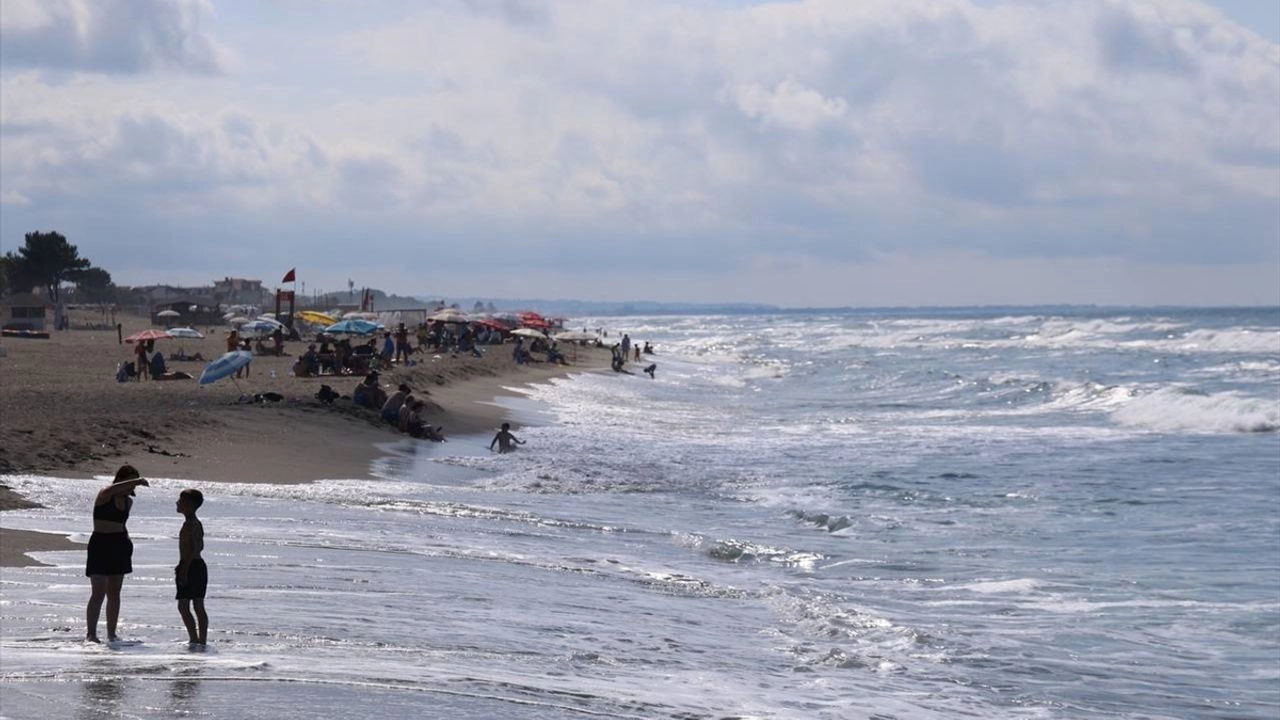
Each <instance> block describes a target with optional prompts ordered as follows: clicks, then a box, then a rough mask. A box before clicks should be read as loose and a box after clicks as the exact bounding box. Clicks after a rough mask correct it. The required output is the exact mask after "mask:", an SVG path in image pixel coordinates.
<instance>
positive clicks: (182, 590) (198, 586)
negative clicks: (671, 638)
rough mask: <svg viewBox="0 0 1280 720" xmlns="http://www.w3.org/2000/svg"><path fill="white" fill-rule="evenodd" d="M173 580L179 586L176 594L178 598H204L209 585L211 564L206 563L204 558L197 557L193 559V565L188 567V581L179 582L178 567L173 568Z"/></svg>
mask: <svg viewBox="0 0 1280 720" xmlns="http://www.w3.org/2000/svg"><path fill="white" fill-rule="evenodd" d="M173 581H174V584H176V585H177V586H178V594H177V596H175V599H177V600H203V599H204V593H205V588H207V587H208V585H209V566H208V565H205V564H204V560H200V559H196V560H192V561H191V566H190V567H188V568H187V582H186V584H185V585H184V584H183V583H180V582H178V569H177V568H174V569H173Z"/></svg>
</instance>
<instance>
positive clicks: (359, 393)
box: [351, 372, 387, 410]
mask: <svg viewBox="0 0 1280 720" xmlns="http://www.w3.org/2000/svg"><path fill="white" fill-rule="evenodd" d="M351 402H353V403H355V404H357V405H359V406H360V407H366V408H369V409H370V410H381V409H382V406H383V405H384V404H386V402H387V394H386V393H385V392H383V390H382V388H380V387H378V373H376V372H371V373H369V374H368V375H365V376H364V381H362V382H361V383H360V384H359V385H357V386H356V389H355V390H353V391H351Z"/></svg>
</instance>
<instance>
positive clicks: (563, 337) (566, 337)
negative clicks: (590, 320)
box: [553, 330, 596, 342]
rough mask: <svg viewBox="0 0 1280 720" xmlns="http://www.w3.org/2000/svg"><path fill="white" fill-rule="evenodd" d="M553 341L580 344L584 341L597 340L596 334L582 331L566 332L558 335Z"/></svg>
mask: <svg viewBox="0 0 1280 720" xmlns="http://www.w3.org/2000/svg"><path fill="white" fill-rule="evenodd" d="M553 339H555V340H557V341H558V342H580V341H583V340H595V339H596V334H595V333H589V332H582V331H581V330H566V331H565V332H562V333H560V334H559V335H556V336H555V337H554V338H553Z"/></svg>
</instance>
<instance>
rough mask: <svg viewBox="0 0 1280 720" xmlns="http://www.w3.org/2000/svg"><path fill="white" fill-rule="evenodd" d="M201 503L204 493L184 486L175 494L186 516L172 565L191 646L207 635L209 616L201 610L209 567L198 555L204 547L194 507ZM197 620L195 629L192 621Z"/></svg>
mask: <svg viewBox="0 0 1280 720" xmlns="http://www.w3.org/2000/svg"><path fill="white" fill-rule="evenodd" d="M203 504H204V494H203V493H201V492H200V491H199V490H194V489H190V488H188V489H186V490H183V491H182V492H181V493H180V494H179V495H178V512H180V513H182V515H183V516H184V517H185V518H186V522H184V523H182V530H181V531H180V532H179V533H178V567H177V568H175V570H176V575H177V578H176V579H177V584H178V594H177V600H178V613H179V614H180V615H182V622H183V624H185V625H186V626H187V636H188V637H189V638H190V641H191V644H192V645H204V644H205V642H206V641H207V640H208V637H209V616H208V615H206V614H205V612H204V593H205V588H206V586H207V585H208V584H209V568H208V567H207V566H206V565H205V564H204V560H203V559H202V558H201V557H200V551H201V550H204V525H201V524H200V520H199V519H197V518H196V510H198V509H199V508H200V506H201V505H203ZM192 601H194V602H195V606H196V615H195V617H192V616H191V607H190V605H191V603H192ZM197 620H199V631H198V632H197V627H196V621H197Z"/></svg>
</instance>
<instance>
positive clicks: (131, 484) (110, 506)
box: [84, 465, 209, 646]
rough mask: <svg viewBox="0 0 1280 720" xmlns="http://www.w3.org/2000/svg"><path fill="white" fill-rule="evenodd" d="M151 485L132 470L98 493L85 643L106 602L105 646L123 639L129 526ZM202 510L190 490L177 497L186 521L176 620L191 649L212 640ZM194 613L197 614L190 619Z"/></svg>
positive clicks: (92, 638) (199, 497)
mask: <svg viewBox="0 0 1280 720" xmlns="http://www.w3.org/2000/svg"><path fill="white" fill-rule="evenodd" d="M139 487H149V483H148V482H147V481H146V479H144V478H143V477H142V476H141V475H140V474H139V473H138V471H137V470H136V469H135V468H134V467H133V466H131V465H123V466H121V467H120V469H119V470H117V471H116V476H115V479H114V480H112V481H111V484H110V485H107V486H106V487H104V488H102V489H101V490H99V491H98V495H97V497H96V498H95V500H94V504H93V534H92V535H90V536H89V552H88V557H87V559H86V561H85V569H84V574H85V575H86V576H88V578H89V585H90V588H91V591H90V594H89V604H88V606H87V607H86V608H85V640H86V641H88V642H95V643H96V642H101V641H100V640H99V639H98V616H99V615H100V614H101V611H102V605H103V601H104V600H105V601H106V605H107V640H108V641H117V640H119V639H120V637H119V635H118V634H117V632H116V630H117V628H118V624H119V621H120V590H121V589H122V588H123V586H124V576H125V575H128V574H129V573H131V572H133V542H132V541H131V540H130V539H129V531H128V528H127V527H126V525H125V524H126V523H127V522H128V521H129V512H130V510H132V509H133V498H134V492H135V491H136V490H137V488H139ZM202 504H204V495H203V494H202V493H201V492H200V491H199V490H196V489H193V488H188V489H186V490H183V491H182V492H180V493H178V502H177V507H176V510H177V512H178V513H180V514H181V515H182V516H183V518H184V521H183V523H182V529H181V530H179V531H178V565H177V567H175V568H174V584H175V586H176V588H177V590H176V593H175V598H176V599H177V601H178V614H179V615H180V616H182V624H183V625H185V626H186V628H187V638H188V640H189V641H190V642H191V644H192V645H201V646H203V645H205V644H206V643H207V642H208V639H209V616H208V614H207V613H206V612H205V608H204V596H205V592H206V589H207V587H208V584H209V569H208V567H207V566H206V565H205V562H204V559H203V558H202V557H201V556H200V553H201V552H202V551H203V550H204V525H202V524H201V523H200V520H199V518H197V517H196V511H197V510H199V509H200V506H201V505H202ZM193 607H194V609H195V613H194V615H193V614H192V608H193Z"/></svg>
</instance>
